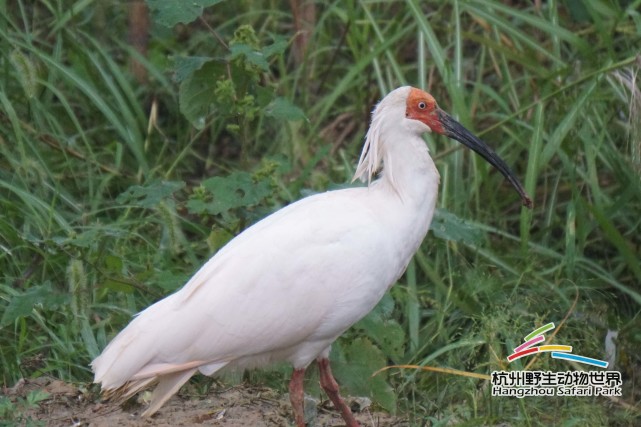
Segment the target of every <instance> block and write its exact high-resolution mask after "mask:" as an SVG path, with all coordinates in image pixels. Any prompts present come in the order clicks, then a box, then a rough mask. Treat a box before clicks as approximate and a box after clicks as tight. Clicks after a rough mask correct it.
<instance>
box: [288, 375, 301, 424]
mask: <svg viewBox="0 0 641 427" xmlns="http://www.w3.org/2000/svg"><path fill="white" fill-rule="evenodd" d="M303 379H305V368H302V369H294V372H292V379H291V380H290V381H289V400H290V401H291V402H292V407H293V408H294V419H295V420H296V427H305V391H304V389H303Z"/></svg>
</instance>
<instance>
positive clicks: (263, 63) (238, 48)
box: [229, 43, 269, 71]
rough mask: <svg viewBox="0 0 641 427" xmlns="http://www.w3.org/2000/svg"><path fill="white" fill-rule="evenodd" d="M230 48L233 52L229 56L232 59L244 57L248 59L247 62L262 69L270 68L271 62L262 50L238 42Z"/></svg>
mask: <svg viewBox="0 0 641 427" xmlns="http://www.w3.org/2000/svg"><path fill="white" fill-rule="evenodd" d="M229 50H230V51H231V54H230V56H229V59H230V60H234V59H237V58H239V57H243V58H245V59H246V60H247V62H249V63H250V64H252V65H255V66H257V67H258V68H260V69H261V70H263V71H268V70H269V63H267V59H266V58H265V54H263V52H262V51H257V50H255V49H254V48H253V47H251V46H249V45H247V44H244V43H236V44H234V45H231V46H230V47H229Z"/></svg>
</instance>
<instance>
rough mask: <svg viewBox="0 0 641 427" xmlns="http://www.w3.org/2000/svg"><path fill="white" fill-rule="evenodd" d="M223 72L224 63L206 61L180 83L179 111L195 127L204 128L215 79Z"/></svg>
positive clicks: (212, 102)
mask: <svg viewBox="0 0 641 427" xmlns="http://www.w3.org/2000/svg"><path fill="white" fill-rule="evenodd" d="M224 72H225V67H224V64H222V63H220V62H216V61H211V62H207V63H205V64H203V65H202V67H201V68H199V69H197V70H195V71H194V72H193V73H192V74H191V76H189V77H187V78H186V79H185V80H184V81H183V82H182V83H181V84H180V94H179V103H180V112H181V113H183V114H184V116H185V117H186V118H187V120H189V121H190V122H191V124H192V125H193V126H194V127H196V128H197V129H203V128H204V126H205V119H206V117H207V115H208V114H209V113H210V112H211V111H212V109H213V108H214V103H215V102H216V100H217V97H216V92H215V88H216V81H217V79H218V78H219V77H220V76H222V75H223V74H224Z"/></svg>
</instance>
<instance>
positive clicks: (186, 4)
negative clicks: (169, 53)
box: [147, 0, 223, 27]
mask: <svg viewBox="0 0 641 427" xmlns="http://www.w3.org/2000/svg"><path fill="white" fill-rule="evenodd" d="M221 1H223V0H186V1H184V0H147V4H148V5H149V9H150V10H151V13H152V16H153V17H154V20H155V21H156V22H159V23H161V24H162V25H165V26H167V27H173V26H174V25H176V24H178V23H179V22H182V23H183V24H188V23H190V22H191V21H193V20H195V19H196V18H198V17H199V16H200V15H202V14H203V9H204V8H206V7H208V6H213V5H215V4H217V3H220V2H221Z"/></svg>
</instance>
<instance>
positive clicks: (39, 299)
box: [0, 283, 69, 327]
mask: <svg viewBox="0 0 641 427" xmlns="http://www.w3.org/2000/svg"><path fill="white" fill-rule="evenodd" d="M68 299H69V298H68V297H65V296H64V295H60V294H57V293H55V292H54V291H53V290H52V289H51V284H50V283H46V284H44V285H40V286H34V287H32V288H30V289H28V290H27V291H26V292H25V293H23V294H20V295H16V296H14V297H12V298H11V299H10V300H9V305H8V306H7V307H6V309H5V310H4V313H3V315H2V319H0V327H1V326H7V325H10V324H11V323H13V322H15V321H16V320H17V319H19V318H21V317H26V316H29V315H30V314H31V311H32V310H33V308H34V307H35V306H36V305H38V304H42V305H46V306H47V308H48V309H50V310H51V309H54V308H55V307H57V306H58V305H60V304H62V303H64V302H65V301H66V300H68Z"/></svg>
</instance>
